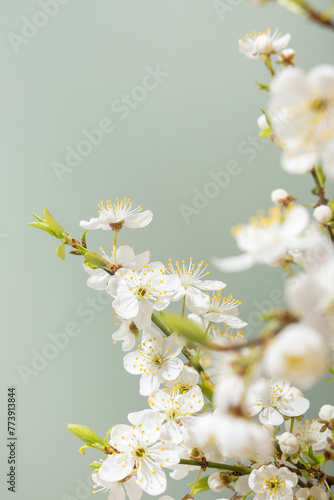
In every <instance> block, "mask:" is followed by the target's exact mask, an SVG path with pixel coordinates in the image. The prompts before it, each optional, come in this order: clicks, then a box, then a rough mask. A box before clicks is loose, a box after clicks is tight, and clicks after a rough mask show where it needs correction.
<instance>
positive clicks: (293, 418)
mask: <svg viewBox="0 0 334 500" xmlns="http://www.w3.org/2000/svg"><path fill="white" fill-rule="evenodd" d="M294 423H295V417H292V419H291V422H290V434H292V431H293V424H294Z"/></svg>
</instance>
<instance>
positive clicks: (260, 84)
mask: <svg viewBox="0 0 334 500" xmlns="http://www.w3.org/2000/svg"><path fill="white" fill-rule="evenodd" d="M255 83H256V85H258V86H259V89H260V90H266V91H267V92H269V90H270V87H269V85H267V84H265V83H261V82H255Z"/></svg>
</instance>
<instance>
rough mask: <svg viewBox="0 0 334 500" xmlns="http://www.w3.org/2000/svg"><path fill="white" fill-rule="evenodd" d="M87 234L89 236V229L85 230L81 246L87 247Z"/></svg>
mask: <svg viewBox="0 0 334 500" xmlns="http://www.w3.org/2000/svg"><path fill="white" fill-rule="evenodd" d="M86 234H87V229H85V230H84V232H83V235H82V236H81V244H82V246H84V247H86Z"/></svg>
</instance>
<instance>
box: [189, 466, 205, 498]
mask: <svg viewBox="0 0 334 500" xmlns="http://www.w3.org/2000/svg"><path fill="white" fill-rule="evenodd" d="M202 472H203V469H200V470H199V472H198V474H197V476H196V479H195V481H194V482H193V485H192V488H191V491H190V496H192V495H193V493H194V491H195V488H196V485H197V483H198V480H199V478H200V477H201V474H202Z"/></svg>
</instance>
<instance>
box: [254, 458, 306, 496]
mask: <svg viewBox="0 0 334 500" xmlns="http://www.w3.org/2000/svg"><path fill="white" fill-rule="evenodd" d="M297 482H298V476H297V474H295V473H294V472H291V471H290V470H289V469H288V468H287V467H281V468H279V469H278V468H277V467H275V465H263V466H262V467H260V468H259V469H254V470H253V471H252V472H251V473H250V475H249V480H248V484H249V487H250V488H251V489H252V490H253V491H254V492H255V496H254V500H269V499H271V498H274V499H275V500H292V499H293V491H292V488H293V487H294V486H296V484H297Z"/></svg>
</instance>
